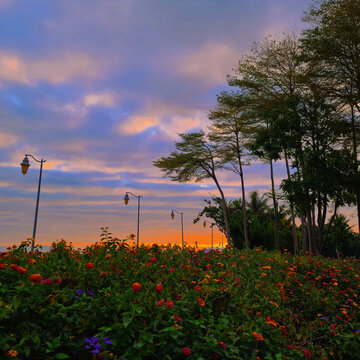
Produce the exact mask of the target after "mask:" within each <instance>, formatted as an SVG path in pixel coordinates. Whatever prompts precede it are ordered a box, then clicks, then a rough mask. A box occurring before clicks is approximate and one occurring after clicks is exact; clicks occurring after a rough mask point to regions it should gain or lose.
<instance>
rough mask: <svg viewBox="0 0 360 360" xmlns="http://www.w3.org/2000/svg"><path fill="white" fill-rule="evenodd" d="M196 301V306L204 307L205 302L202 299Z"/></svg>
mask: <svg viewBox="0 0 360 360" xmlns="http://www.w3.org/2000/svg"><path fill="white" fill-rule="evenodd" d="M196 301H197V302H198V304H199V305H200V306H205V301H204V300H203V299H200V298H199V299H196Z"/></svg>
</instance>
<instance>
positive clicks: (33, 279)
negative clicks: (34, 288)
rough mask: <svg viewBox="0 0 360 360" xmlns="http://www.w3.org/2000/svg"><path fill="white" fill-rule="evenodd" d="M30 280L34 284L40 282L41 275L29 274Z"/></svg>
mask: <svg viewBox="0 0 360 360" xmlns="http://www.w3.org/2000/svg"><path fill="white" fill-rule="evenodd" d="M30 281H31V282H32V283H34V284H40V283H41V282H42V277H41V275H40V274H32V275H30Z"/></svg>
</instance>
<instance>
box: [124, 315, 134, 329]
mask: <svg viewBox="0 0 360 360" xmlns="http://www.w3.org/2000/svg"><path fill="white" fill-rule="evenodd" d="M131 321H132V317H130V316H129V315H124V316H123V324H124V326H125V327H128V326H129V324H130V323H131Z"/></svg>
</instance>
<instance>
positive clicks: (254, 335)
mask: <svg viewBox="0 0 360 360" xmlns="http://www.w3.org/2000/svg"><path fill="white" fill-rule="evenodd" d="M251 335H252V336H253V337H254V339H255V340H256V341H264V338H263V336H262V335H261V334H258V333H257V332H255V331H254V332H253V333H252V334H251Z"/></svg>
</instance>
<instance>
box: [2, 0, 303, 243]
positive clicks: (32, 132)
mask: <svg viewBox="0 0 360 360" xmlns="http://www.w3.org/2000/svg"><path fill="white" fill-rule="evenodd" d="M308 4H309V2H308V1H307V0H225V1H215V0H182V1H180V0H142V1H139V0H104V1H95V0H86V1H85V0H76V1H64V0H61V1H60V0H52V1H45V0H42V1H40V0H32V1H31V2H29V1H22V0H19V1H16V0H0V24H1V25H0V26H1V31H0V227H1V233H0V245H8V244H12V243H19V242H20V241H22V240H24V239H26V238H27V237H29V236H31V233H32V222H33V216H34V207H35V200H36V191H37V180H38V175H39V173H38V166H37V164H35V163H34V162H31V167H30V170H29V172H28V174H27V175H26V176H23V175H22V174H21V172H20V166H19V163H20V162H21V160H22V158H23V157H24V154H25V153H30V154H33V155H34V156H36V157H38V158H44V159H47V162H46V164H45V165H44V173H43V184H42V192H41V199H40V212H39V223H38V236H37V241H38V242H39V243H44V244H45V243H49V242H52V241H53V240H56V239H60V238H64V239H66V240H67V241H73V242H74V243H78V244H85V243H89V242H95V241H97V240H98V235H99V232H100V227H101V226H109V227H110V230H112V232H113V233H114V234H115V235H116V236H118V237H120V238H124V237H125V236H127V235H128V234H130V233H135V232H136V199H135V198H132V199H130V203H129V205H128V206H127V207H125V206H124V203H123V196H124V192H125V191H132V192H134V193H135V194H139V195H143V199H142V207H141V235H140V236H141V240H142V241H152V242H153V241H156V240H158V241H162V242H167V241H170V242H175V241H178V242H179V241H180V240H181V234H180V224H179V223H178V222H176V221H177V220H178V219H175V221H171V219H170V216H169V209H170V208H174V207H176V209H178V210H182V211H184V213H185V218H184V219H185V224H184V226H185V240H186V241H189V242H190V241H195V240H196V239H205V240H206V239H207V237H208V238H209V239H210V230H208V232H209V233H208V234H207V233H205V232H204V231H206V230H204V229H203V228H202V226H200V224H197V225H193V224H192V220H193V219H194V217H195V216H196V214H197V213H198V212H199V211H200V210H201V209H202V206H203V199H204V198H207V197H209V194H216V189H215V187H214V186H213V184H212V183H211V182H210V181H206V182H204V183H202V184H181V185H180V184H175V183H171V182H170V181H169V180H167V179H163V178H162V175H161V173H160V172H159V170H158V169H156V168H154V167H153V165H152V161H153V160H156V159H158V158H159V157H160V156H164V155H167V154H168V153H169V151H170V150H171V149H172V148H173V143H174V141H175V140H176V138H177V133H179V132H185V131H191V130H198V129H199V128H205V127H206V126H207V122H208V120H207V113H208V111H209V109H210V108H211V107H212V106H214V105H215V102H216V94H218V93H219V92H220V91H221V90H224V89H226V75H227V74H232V73H233V69H234V68H235V67H236V64H237V61H238V60H239V58H240V56H241V55H242V54H245V53H247V52H249V50H250V48H251V45H252V43H253V42H254V41H261V40H262V39H264V37H265V36H266V35H269V34H273V35H276V34H279V33H281V32H283V31H287V30H294V29H300V28H301V26H302V24H301V16H302V13H303V11H304V10H306V9H307V7H308ZM276 169H277V181H278V183H279V182H280V180H281V178H282V176H283V175H284V169H283V167H282V165H281V164H279V165H278V166H277V168H276ZM268 172H269V171H268V168H267V167H266V166H264V165H261V164H257V165H253V166H251V167H249V168H247V169H246V179H245V180H246V182H247V185H248V186H247V191H250V190H253V189H259V190H260V191H265V190H267V189H268V188H269V187H270V182H269V176H268ZM220 177H221V181H222V184H223V186H224V190H225V194H226V195H227V197H228V198H229V199H231V198H234V197H238V196H239V194H240V188H239V186H238V184H239V182H238V179H237V177H236V176H233V175H232V174H228V173H223V174H221V175H220ZM220 238H221V235H220V234H219V233H216V234H215V239H216V241H217V240H218V239H220ZM205 240H204V241H205Z"/></svg>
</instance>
